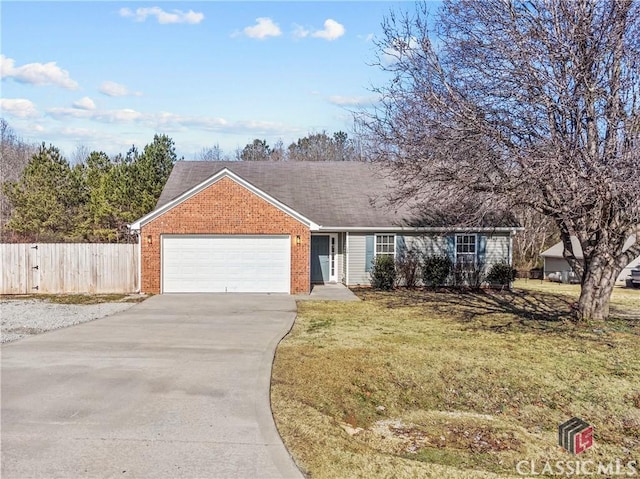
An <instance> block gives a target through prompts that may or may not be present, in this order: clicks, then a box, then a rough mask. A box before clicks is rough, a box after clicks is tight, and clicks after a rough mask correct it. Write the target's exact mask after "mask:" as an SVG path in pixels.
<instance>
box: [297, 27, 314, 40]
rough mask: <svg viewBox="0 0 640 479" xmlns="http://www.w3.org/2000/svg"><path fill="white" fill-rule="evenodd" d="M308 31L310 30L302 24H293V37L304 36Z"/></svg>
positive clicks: (307, 34) (306, 35)
mask: <svg viewBox="0 0 640 479" xmlns="http://www.w3.org/2000/svg"><path fill="white" fill-rule="evenodd" d="M309 33H311V32H310V31H309V30H307V29H306V28H304V27H303V26H302V25H295V28H294V29H293V37H294V38H306V37H308V36H309Z"/></svg>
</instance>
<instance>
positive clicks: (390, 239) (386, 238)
mask: <svg viewBox="0 0 640 479" xmlns="http://www.w3.org/2000/svg"><path fill="white" fill-rule="evenodd" d="M380 255H389V256H391V257H395V255H396V236H395V235H376V256H380Z"/></svg>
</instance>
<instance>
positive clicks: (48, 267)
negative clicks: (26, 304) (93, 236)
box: [0, 243, 139, 294]
mask: <svg viewBox="0 0 640 479" xmlns="http://www.w3.org/2000/svg"><path fill="white" fill-rule="evenodd" d="M0 270H1V271H0V294H35V293H50V294H59V293H134V292H136V291H138V289H139V285H138V245H136V244H105V243H56V244H53V243H45V244H42V243H38V244H36V243H31V244H23V243H15V244H14V243H2V244H0Z"/></svg>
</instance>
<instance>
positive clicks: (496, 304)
mask: <svg viewBox="0 0 640 479" xmlns="http://www.w3.org/2000/svg"><path fill="white" fill-rule="evenodd" d="M356 293H357V294H358V296H360V298H361V299H363V300H365V301H366V300H381V301H383V302H384V303H385V305H386V306H387V307H389V308H400V307H419V308H425V309H427V310H429V311H430V312H431V313H432V314H433V313H435V314H437V315H440V316H442V317H444V318H448V319H453V320H455V321H459V322H462V323H469V328H470V329H485V330H494V331H496V332H501V331H504V332H506V331H509V330H513V329H535V330H538V331H540V330H542V331H549V332H563V331H568V330H571V331H572V332H574V333H575V330H576V328H577V327H580V326H586V327H587V328H590V329H593V327H594V324H588V325H580V324H578V323H575V322H573V321H572V315H571V308H572V306H573V304H574V303H575V299H574V298H571V297H568V296H565V295H559V294H550V293H540V292H533V291H525V290H513V291H498V290H454V289H440V290H437V291H432V290H421V289H417V290H409V289H397V290H395V291H392V292H380V291H372V290H364V289H362V290H358V291H356ZM611 313H612V319H611V320H608V321H607V323H606V326H607V328H613V329H616V330H620V329H624V330H629V329H631V330H635V331H636V333H640V324H639V321H638V319H639V318H636V317H635V315H631V314H628V312H626V311H623V310H620V311H618V310H617V309H616V308H615V307H612V308H611Z"/></svg>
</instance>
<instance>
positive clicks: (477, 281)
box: [453, 261, 485, 289]
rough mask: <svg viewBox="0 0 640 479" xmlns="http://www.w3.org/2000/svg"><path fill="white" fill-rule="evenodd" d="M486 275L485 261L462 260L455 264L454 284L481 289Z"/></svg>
mask: <svg viewBox="0 0 640 479" xmlns="http://www.w3.org/2000/svg"><path fill="white" fill-rule="evenodd" d="M484 277H485V275H484V264H483V263H479V262H476V261H470V262H460V263H457V264H455V265H454V266H453V284H454V285H455V286H456V287H460V288H462V287H466V288H472V289H480V287H481V286H482V282H483V281H484Z"/></svg>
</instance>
